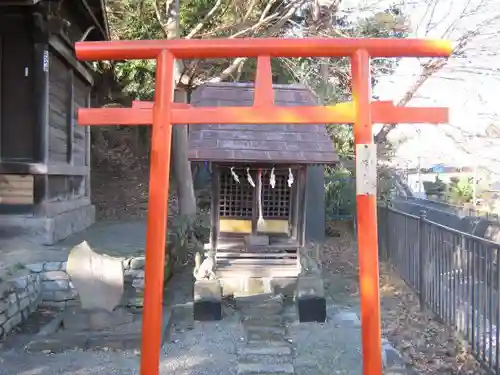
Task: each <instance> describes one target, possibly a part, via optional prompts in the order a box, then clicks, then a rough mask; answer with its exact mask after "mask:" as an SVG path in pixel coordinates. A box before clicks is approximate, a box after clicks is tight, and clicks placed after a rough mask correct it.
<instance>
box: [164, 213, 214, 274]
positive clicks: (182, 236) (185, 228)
mask: <svg viewBox="0 0 500 375" xmlns="http://www.w3.org/2000/svg"><path fill="white" fill-rule="evenodd" d="M209 237H210V218H209V215H208V214H207V213H206V212H200V213H197V214H196V215H192V216H186V215H181V216H176V217H173V218H172V219H171V220H170V222H169V225H168V237H167V249H168V253H169V254H170V255H171V257H172V258H171V260H172V262H173V266H174V267H175V266H184V265H187V264H188V263H189V262H190V260H191V259H192V258H193V256H194V254H195V253H196V252H202V251H203V244H204V243H206V242H208V239H209Z"/></svg>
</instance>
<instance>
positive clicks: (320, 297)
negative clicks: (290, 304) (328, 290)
mask: <svg viewBox="0 0 500 375" xmlns="http://www.w3.org/2000/svg"><path fill="white" fill-rule="evenodd" d="M295 300H296V303H297V309H298V313H299V322H301V323H305V322H320V323H322V322H325V320H326V299H325V288H324V286H323V279H322V278H321V277H320V276H316V275H315V276H300V277H299V279H298V281H297V291H296V295H295Z"/></svg>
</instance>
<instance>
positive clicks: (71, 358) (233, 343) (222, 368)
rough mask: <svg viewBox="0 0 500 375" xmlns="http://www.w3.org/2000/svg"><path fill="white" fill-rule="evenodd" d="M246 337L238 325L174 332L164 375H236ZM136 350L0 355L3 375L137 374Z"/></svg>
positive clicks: (163, 365)
mask: <svg viewBox="0 0 500 375" xmlns="http://www.w3.org/2000/svg"><path fill="white" fill-rule="evenodd" d="M242 335H243V332H242V329H241V327H240V325H239V324H238V323H236V322H234V321H233V322H224V324H221V323H204V324H201V323H200V324H196V325H195V326H194V329H192V330H185V331H183V332H175V333H173V334H172V336H171V338H170V342H169V343H167V344H166V345H165V346H164V347H163V350H162V357H161V364H160V374H161V375H167V374H168V375H173V374H175V375H219V374H220V375H233V374H236V353H237V347H238V345H239V344H240V342H241V337H242ZM138 368H139V355H138V353H137V352H135V351H120V352H112V351H100V352H97V351H68V352H65V353H60V354H27V353H25V352H24V351H22V350H10V351H7V352H3V353H2V352H0V375H70V374H74V375H113V374H116V375H132V374H138V373H139V371H138Z"/></svg>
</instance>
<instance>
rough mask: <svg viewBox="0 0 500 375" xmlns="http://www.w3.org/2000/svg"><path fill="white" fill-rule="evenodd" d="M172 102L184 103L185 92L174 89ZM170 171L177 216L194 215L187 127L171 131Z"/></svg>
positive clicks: (180, 126)
mask: <svg viewBox="0 0 500 375" xmlns="http://www.w3.org/2000/svg"><path fill="white" fill-rule="evenodd" d="M174 101H175V102H177V103H186V101H187V95H186V91H185V90H182V89H176V90H175V92H174ZM172 171H173V175H174V179H175V186H176V190H177V199H178V202H179V214H181V215H193V214H195V213H196V197H195V194H194V186H193V176H192V174H191V162H190V161H189V142H188V126H187V125H174V127H173V129H172Z"/></svg>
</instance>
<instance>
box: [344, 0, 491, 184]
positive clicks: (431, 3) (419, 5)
mask: <svg viewBox="0 0 500 375" xmlns="http://www.w3.org/2000/svg"><path fill="white" fill-rule="evenodd" d="M390 3H391V2H390V1H383V2H381V1H378V2H375V1H373V0H345V2H343V3H342V4H343V9H345V10H348V8H349V7H352V8H354V7H358V9H359V7H361V8H362V9H363V8H364V9H368V11H370V12H372V14H373V8H377V7H378V8H379V9H384V8H385V7H386V6H387V5H388V4H390ZM404 9H405V14H407V15H409V24H410V30H411V37H418V38H436V39H437V38H443V37H444V38H445V39H449V40H452V41H456V40H457V39H458V38H459V37H461V36H462V35H464V33H467V32H468V31H469V30H476V29H477V27H478V25H481V24H484V22H492V21H491V20H492V19H493V18H495V17H499V18H498V19H495V21H494V22H492V23H491V25H489V26H486V27H482V28H481V34H480V35H478V36H477V37H474V38H473V39H471V42H470V43H469V44H468V47H467V50H466V56H465V58H453V59H451V60H450V61H449V62H448V64H447V66H446V67H445V68H444V69H443V70H441V71H440V72H439V73H437V74H436V75H434V76H433V77H431V78H429V79H428V80H427V81H426V83H424V85H423V86H422V87H421V88H420V89H419V91H418V92H417V94H416V95H415V97H414V98H413V99H412V100H411V102H410V103H409V105H410V106H446V107H449V108H450V123H449V125H437V126H436V125H429V124H425V125H424V124H422V125H410V124H406V125H405V124H401V125H399V126H398V127H397V128H396V129H395V130H393V131H392V132H391V134H390V140H391V141H393V142H396V143H397V144H399V146H398V148H397V152H396V158H395V159H394V160H395V162H396V163H399V164H400V165H409V166H413V167H416V166H417V165H418V162H419V158H420V163H421V165H422V166H430V165H433V164H438V163H447V164H454V165H457V166H460V165H461V166H473V165H477V166H479V167H485V168H487V169H488V170H490V171H491V172H493V173H498V174H499V176H500V139H491V138H488V137H485V135H486V133H485V132H486V129H487V128H488V126H490V125H492V124H495V123H496V124H498V126H499V127H500V112H499V111H500V108H499V106H498V103H499V102H500V98H499V97H497V94H496V93H500V57H499V56H496V53H495V51H500V38H498V37H497V35H496V34H495V30H500V0H418V1H413V2H406V3H405V5H404ZM495 60H496V61H495ZM425 61H426V60H422V62H425ZM420 69H421V68H420V61H419V59H416V58H408V59H402V60H401V61H400V64H399V66H398V68H397V70H396V72H395V73H394V74H392V75H391V76H388V77H383V78H382V79H381V80H380V82H379V84H377V86H376V87H374V89H373V94H374V95H376V96H378V97H379V98H380V100H394V101H395V102H397V101H398V100H400V98H401V97H402V96H403V95H404V93H405V92H406V91H407V90H408V88H409V87H411V85H412V83H413V82H414V81H415V80H416V78H417V77H418V76H419V73H420ZM379 129H380V126H375V127H374V132H377V131H378V130H379Z"/></svg>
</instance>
